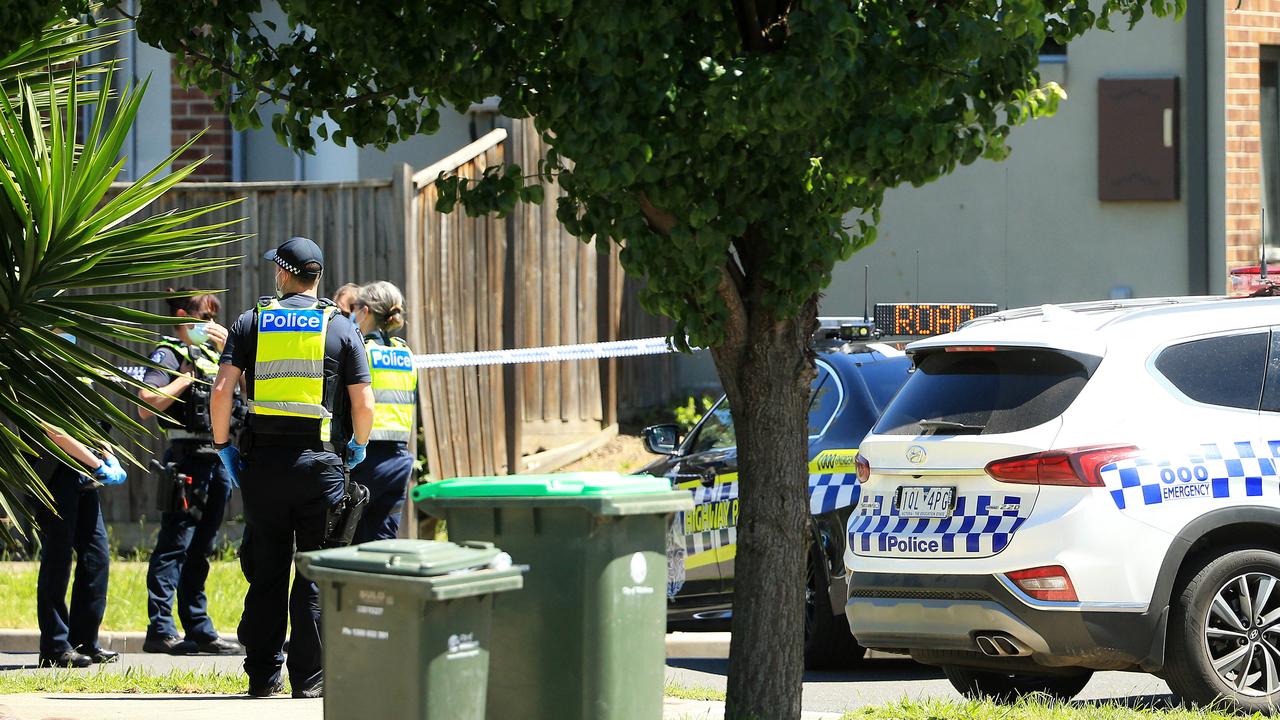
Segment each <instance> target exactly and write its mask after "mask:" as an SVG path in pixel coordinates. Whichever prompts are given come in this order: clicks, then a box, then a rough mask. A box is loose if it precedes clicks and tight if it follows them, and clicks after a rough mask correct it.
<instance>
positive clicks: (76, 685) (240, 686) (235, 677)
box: [0, 667, 289, 695]
mask: <svg viewBox="0 0 1280 720" xmlns="http://www.w3.org/2000/svg"><path fill="white" fill-rule="evenodd" d="M247 687H248V680H247V679H245V676H244V673H241V672H222V671H217V670H170V671H169V672H164V673H155V672H147V671H145V670H141V669H139V668H129V669H128V670H125V671H124V672H117V671H114V670H112V669H99V668H97V667H95V668H94V669H92V670H53V671H50V672H44V671H41V672H26V671H22V672H6V673H0V695H9V694H14V693H77V694H79V693H95V694H96V693H122V694H133V695H243V694H244V692H245V689H246V688H247ZM285 692H289V683H288V680H287V679H286V680H285Z"/></svg>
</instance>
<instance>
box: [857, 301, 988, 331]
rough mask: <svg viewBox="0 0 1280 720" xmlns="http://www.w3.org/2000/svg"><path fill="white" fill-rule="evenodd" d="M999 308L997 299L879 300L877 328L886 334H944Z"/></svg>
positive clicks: (877, 304) (876, 317) (876, 318)
mask: <svg viewBox="0 0 1280 720" xmlns="http://www.w3.org/2000/svg"><path fill="white" fill-rule="evenodd" d="M998 309H999V306H997V305H996V304H995V303H876V314H875V320H876V329H877V330H879V331H880V332H882V333H884V334H885V335H940V334H942V333H948V332H951V331H952V330H955V329H956V328H958V327H960V325H961V324H963V323H966V322H968V321H970V320H972V319H974V318H976V317H982V316H983V315H990V314H991V313H993V312H995V311H996V310H998Z"/></svg>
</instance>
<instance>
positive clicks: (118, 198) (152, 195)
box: [0, 21, 240, 535]
mask: <svg viewBox="0 0 1280 720" xmlns="http://www.w3.org/2000/svg"><path fill="white" fill-rule="evenodd" d="M88 30H89V28H88V27H87V26H84V25H81V24H79V23H77V22H75V21H66V22H62V23H59V24H57V25H55V26H53V27H51V28H50V29H48V30H46V32H45V34H44V35H42V36H41V38H40V39H39V40H33V41H32V43H29V45H31V46H32V47H27V46H24V48H20V49H19V50H18V51H16V52H15V53H12V54H11V55H10V57H9V58H6V59H5V60H4V62H8V63H14V60H15V59H17V60H19V61H20V62H22V63H24V67H25V69H26V70H27V71H13V67H12V66H10V67H9V68H8V69H9V70H10V72H6V68H4V67H0V265H3V267H0V509H3V511H4V514H5V515H7V516H8V517H9V518H11V519H19V520H21V519H26V518H28V517H29V515H30V511H31V509H32V507H33V506H32V502H43V503H48V502H49V494H48V492H47V490H46V489H45V488H44V486H43V484H42V483H41V481H40V479H39V478H38V477H37V476H36V474H35V473H34V472H33V470H32V463H31V461H32V460H33V459H34V458H33V454H34V453H37V452H40V451H41V450H43V451H46V452H51V453H54V454H55V455H57V456H59V457H60V458H62V459H63V461H64V462H72V461H71V460H70V459H69V458H67V457H66V456H65V455H63V454H62V453H61V452H60V451H59V450H58V449H57V448H56V447H55V446H54V445H53V444H52V443H51V442H50V441H49V440H48V438H47V437H46V434H45V432H44V429H45V428H47V427H49V426H53V427H57V428H61V429H62V430H63V431H64V432H66V433H67V434H69V435H71V436H72V437H75V438H76V439H78V440H80V441H81V442H83V443H84V444H86V445H88V446H91V447H114V451H115V452H116V453H117V454H119V455H120V456H121V457H122V459H125V460H129V459H132V458H131V454H130V453H129V448H128V447H119V446H116V445H113V442H112V440H111V438H110V437H108V435H107V434H106V433H105V432H104V431H103V430H102V427H101V424H102V423H109V424H110V425H112V426H114V427H116V428H118V429H122V430H123V431H125V433H126V434H127V435H132V436H133V437H135V438H136V437H139V436H140V434H141V433H144V432H145V430H144V429H143V427H142V426H141V425H139V424H138V422H137V421H136V420H134V419H133V418H132V417H131V416H130V414H129V413H127V412H125V411H124V410H122V409H120V408H119V407H116V406H115V405H113V404H112V403H110V402H108V401H107V396H111V397H115V398H117V399H119V400H121V401H123V402H122V403H121V405H123V406H124V407H126V408H127V407H129V406H131V405H133V406H139V405H141V401H140V400H139V399H138V398H137V396H136V392H137V389H138V388H139V387H141V386H140V384H139V383H138V381H137V380H135V379H133V378H132V377H130V376H129V375H128V374H126V373H125V372H124V371H122V370H120V369H119V368H117V367H116V366H115V364H114V363H113V362H110V361H108V360H106V359H104V358H103V357H102V354H104V353H110V354H112V355H114V356H115V357H116V358H117V359H121V360H123V361H124V362H125V363H126V364H136V365H149V364H150V362H149V361H148V360H147V358H145V357H144V356H142V355H140V354H138V353H137V352H136V351H135V350H133V349H131V348H130V347H129V346H128V345H127V344H126V343H128V342H130V341H133V342H145V341H149V340H152V339H154V337H155V335H154V333H153V332H152V331H150V330H148V329H147V328H148V326H155V325H168V324H173V323H175V322H177V321H176V320H175V319H174V318H169V317H163V316H159V315H155V314H152V313H148V312H144V311H141V310H137V309H134V308H133V307H130V306H129V304H131V303H133V304H136V303H137V302H138V301H143V300H154V299H164V298H168V297H172V296H173V295H174V294H173V293H165V292H151V291H138V292H118V291H104V290H103V289H104V288H109V287H118V286H120V285H126V284H133V283H147V282H152V281H158V280H168V279H174V278H179V277H185V276H189V275H193V274H199V273H203V272H209V271H212V270H218V269H221V268H225V267H227V266H228V265H229V264H232V263H233V261H232V260H230V259H226V258H220V259H213V260H211V259H209V258H205V257H200V253H201V252H202V251H204V250H207V249H209V248H213V247H216V246H220V245H223V244H226V243H228V242H232V241H234V240H236V239H238V238H239V237H240V236H239V235H236V234H234V233H232V232H229V231H228V230H227V227H228V226H229V225H230V224H232V223H233V222H237V221H232V222H223V223H209V222H202V221H201V218H202V216H204V215H206V214H207V213H210V212H213V211H215V210H219V209H221V208H224V207H226V206H227V205H228V204H230V203H222V204H218V205H212V206H205V207H198V208H190V209H182V210H174V211H170V212H165V213H161V214H156V215H152V216H150V217H146V218H143V219H135V216H136V215H137V214H138V212H139V211H140V210H142V209H143V208H145V207H147V206H148V205H149V204H151V203H152V202H154V201H155V200H157V199H158V198H160V197H161V196H162V195H163V194H164V193H165V192H166V191H167V190H169V188H171V187H172V186H173V185H174V184H175V183H177V182H180V181H181V180H182V179H183V178H185V177H187V176H188V175H189V174H190V173H191V171H192V170H194V169H195V167H196V166H195V165H189V166H187V167H184V168H182V169H180V170H175V171H173V172H172V173H170V174H168V175H165V176H163V177H162V174H163V172H164V171H165V169H166V168H168V167H169V165H170V163H172V161H173V160H175V159H176V158H177V157H178V156H179V155H180V154H182V152H183V151H185V150H186V149H187V148H188V147H189V146H190V143H188V144H187V145H184V146H183V147H180V148H178V149H177V150H175V151H174V152H173V154H172V155H171V156H170V157H169V158H168V159H167V160H166V161H165V162H164V163H162V164H161V165H160V166H158V167H156V168H155V169H153V170H152V171H151V172H149V173H147V174H146V175H144V176H143V177H141V178H140V179H138V180H137V181H136V182H134V183H132V184H129V185H128V186H127V187H125V188H123V189H119V190H118V191H113V190H112V188H111V184H112V182H113V181H115V180H116V178H117V177H118V176H119V175H120V172H121V170H122V168H123V167H124V161H123V159H122V155H121V149H122V147H123V145H124V141H125V139H126V136H127V134H128V131H129V128H130V126H131V125H132V124H133V121H134V117H135V115H136V114H137V112H138V105H139V101H140V100H141V98H142V93H143V91H144V89H145V84H144V86H143V87H140V88H133V87H129V88H126V89H125V90H124V91H123V92H122V93H121V94H120V97H119V98H118V99H115V100H116V102H111V100H112V99H113V98H111V96H110V91H109V88H110V87H111V69H110V67H109V66H102V65H99V66H94V67H92V68H91V71H92V72H95V73H98V74H99V77H98V81H99V82H98V85H100V88H101V89H100V90H98V91H97V93H96V96H95V95H93V94H89V95H86V93H84V92H83V88H84V87H85V85H84V83H83V82H82V79H81V78H82V76H80V75H78V74H77V69H76V66H75V62H76V58H77V57H78V56H79V55H80V54H81V53H83V52H84V51H85V49H86V48H88V49H92V48H93V47H96V46H100V45H101V44H102V43H103V42H109V41H110V38H107V40H105V41H104V40H102V39H101V38H91V37H89V36H88V35H87V31H88ZM69 48H70V49H69ZM42 53H43V55H44V56H45V57H46V62H45V64H44V66H43V70H42V73H40V74H35V73H33V72H30V70H31V69H32V68H34V67H37V66H38V61H37V60H36V59H35V58H36V57H37V56H39V55H41V54H42ZM71 88H76V89H77V91H76V92H72V91H70V89H71ZM86 105H87V106H89V107H91V108H92V113H91V118H92V119H91V121H90V122H89V123H88V124H87V126H85V125H84V124H82V123H81V122H80V115H81V113H80V111H81V109H82V108H83V107H85V106H86ZM193 141H194V139H193ZM57 331H62V332H65V333H69V334H72V335H74V336H76V337H77V338H78V339H79V343H78V344H73V343H69V342H67V341H66V340H65V339H63V338H62V337H60V336H59V334H58V332H57ZM89 380H92V381H93V382H92V384H90V382H88V381H89ZM0 533H3V534H5V535H8V532H7V529H0Z"/></svg>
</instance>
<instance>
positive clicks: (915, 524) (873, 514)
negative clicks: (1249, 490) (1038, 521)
mask: <svg viewBox="0 0 1280 720" xmlns="http://www.w3.org/2000/svg"><path fill="white" fill-rule="evenodd" d="M1034 502H1035V499H1034V496H1026V497H1023V496H1019V495H960V496H959V497H957V498H956V507H955V511H954V512H953V513H952V515H951V517H948V518H904V517H902V516H900V515H899V514H898V509H897V508H896V507H894V503H893V496H892V495H875V496H867V497H864V498H863V501H862V502H861V503H859V505H858V507H857V509H856V510H855V511H854V513H853V515H852V516H851V517H850V518H849V541H850V542H851V543H852V544H853V547H854V549H855V550H856V551H857V552H859V553H861V554H873V553H885V554H893V555H895V556H898V555H926V556H933V555H938V554H945V555H951V556H955V557H964V556H969V555H994V554H996V553H998V552H1000V551H1001V550H1004V549H1005V548H1006V547H1008V546H1009V541H1010V540H1012V539H1013V535H1014V533H1016V532H1017V531H1018V528H1019V527H1021V526H1022V524H1023V523H1024V522H1026V519H1027V516H1028V515H1030V514H1031V508H1032V505H1033V504H1034ZM935 541H936V543H935Z"/></svg>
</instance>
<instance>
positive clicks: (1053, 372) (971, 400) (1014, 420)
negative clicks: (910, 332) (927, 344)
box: [875, 349, 1096, 435]
mask: <svg viewBox="0 0 1280 720" xmlns="http://www.w3.org/2000/svg"><path fill="white" fill-rule="evenodd" d="M917 362H918V364H917V366H916V369H915V371H914V372H912V373H911V376H910V377H909V378H908V379H907V384H906V385H904V386H903V387H902V390H901V391H900V392H899V393H898V395H897V396H896V397H894V399H893V401H892V402H891V403H889V407H888V408H886V409H885V412H884V415H883V416H882V417H881V418H880V422H878V423H876V428H875V432H876V433H880V434H884V435H994V434H998V433H1009V432H1016V431H1018V430H1025V429H1027V428H1030V427H1035V426H1036V425H1040V424H1042V423H1045V422H1048V421H1049V420H1052V419H1053V418H1056V417H1058V416H1059V415H1061V414H1062V412H1063V411H1064V410H1066V409H1067V406H1069V405H1070V404H1071V402H1072V401H1073V400H1075V399H1076V396H1077V395H1079V394H1080V390H1081V389H1082V388H1084V384H1085V383H1086V382H1088V380H1089V373H1090V371H1091V368H1086V367H1085V366H1084V364H1082V363H1081V362H1080V361H1079V360H1076V359H1075V358H1073V357H1069V356H1067V355H1064V354H1062V353H1058V352H1053V351H1051V350H1033V349H1026V350H1022V349H1018V350H995V351H963V352H942V351H936V350H935V351H932V352H930V353H929V354H927V355H923V356H921V357H920V358H919V359H918V360H917ZM1095 366H1096V365H1095Z"/></svg>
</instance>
